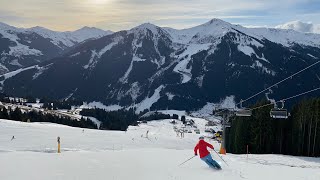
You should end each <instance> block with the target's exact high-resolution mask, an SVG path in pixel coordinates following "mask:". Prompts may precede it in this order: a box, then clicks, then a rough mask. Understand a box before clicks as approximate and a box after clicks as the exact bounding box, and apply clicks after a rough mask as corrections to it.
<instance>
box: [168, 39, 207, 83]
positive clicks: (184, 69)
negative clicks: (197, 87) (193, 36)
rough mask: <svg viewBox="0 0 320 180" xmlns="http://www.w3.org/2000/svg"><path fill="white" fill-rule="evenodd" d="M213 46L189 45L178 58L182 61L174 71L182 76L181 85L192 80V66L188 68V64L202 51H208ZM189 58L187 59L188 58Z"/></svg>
mask: <svg viewBox="0 0 320 180" xmlns="http://www.w3.org/2000/svg"><path fill="white" fill-rule="evenodd" d="M210 46H211V44H210V43H207V44H189V45H188V46H187V47H186V49H185V50H184V51H183V53H182V54H180V55H178V56H177V58H179V59H180V62H179V63H178V64H177V65H176V66H175V67H174V69H173V71H174V72H176V73H179V74H181V75H182V80H181V83H182V84H183V83H187V82H189V81H190V80H191V78H192V74H191V70H192V66H190V67H188V64H189V63H190V61H191V56H192V55H194V54H196V53H198V52H200V51H202V50H208V49H209V48H210ZM186 56H187V57H186Z"/></svg>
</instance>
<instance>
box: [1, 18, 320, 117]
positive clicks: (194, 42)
mask: <svg viewBox="0 0 320 180" xmlns="http://www.w3.org/2000/svg"><path fill="white" fill-rule="evenodd" d="M31 52H32V51H31ZM34 53H36V52H34ZM319 58H320V35H317V34H304V33H300V32H296V31H293V30H280V29H267V28H244V27H242V26H239V25H232V24H230V23H227V22H224V21H222V20H219V19H213V20H211V21H209V22H207V23H205V24H202V25H199V26H196V27H193V28H189V29H183V30H176V29H171V28H161V27H158V26H155V25H152V24H142V25H140V26H138V27H135V28H133V29H131V30H128V31H119V32H116V33H113V34H110V35H107V36H104V37H101V38H98V39H94V40H89V41H86V42H84V43H81V44H80V45H78V46H76V47H75V48H72V49H71V50H70V51H69V52H67V53H65V54H63V55H62V56H60V57H58V58H55V59H53V60H51V61H49V62H45V63H42V64H40V65H37V66H32V67H28V68H26V69H21V70H19V71H15V72H11V73H8V74H5V75H3V76H2V77H1V78H2V79H1V83H2V90H3V91H4V92H5V93H8V94H12V95H15V96H26V95H32V96H35V97H50V98H56V99H68V98H75V99H79V100H83V101H87V102H92V101H100V102H102V103H104V104H105V105H115V104H116V105H120V106H122V107H127V108H128V107H133V108H136V112H141V111H144V110H146V109H147V110H149V109H151V110H154V109H167V108H168V109H184V110H195V109H199V108H201V107H203V106H204V105H206V104H207V103H209V102H219V101H220V100H221V99H224V98H225V97H227V96H231V95H233V96H235V99H236V100H237V101H238V100H240V99H245V98H247V97H248V96H250V95H252V94H253V93H256V92H258V91H260V90H262V89H263V88H266V87H268V86H270V85H272V84H274V83H275V82H278V81H279V80H282V79H283V78H285V77H287V76H289V75H291V74H293V73H295V72H297V71H299V70H301V69H303V68H305V67H307V66H308V65H310V64H312V63H314V62H316V61H319ZM319 70H320V66H315V67H313V68H312V69H310V70H308V71H306V72H304V73H302V74H299V75H298V76H296V77H294V78H293V79H292V80H288V81H286V82H284V83H283V84H281V85H279V86H277V87H275V88H272V89H271V90H270V92H272V93H271V94H270V95H269V98H274V99H276V100H279V99H282V98H286V97H288V96H291V95H294V94H298V93H300V92H303V91H304V90H308V89H312V88H315V87H319V84H320V83H319V80H320V78H319V76H318V74H319V72H320V71H319ZM263 97H264V96H263V95H262V96H260V97H258V98H256V99H253V101H256V100H259V99H261V98H263Z"/></svg>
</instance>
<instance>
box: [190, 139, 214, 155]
mask: <svg viewBox="0 0 320 180" xmlns="http://www.w3.org/2000/svg"><path fill="white" fill-rule="evenodd" d="M207 147H210V148H211V149H214V148H213V146H212V145H211V144H209V143H207V142H205V141H204V140H203V139H201V140H200V141H199V142H198V144H197V145H196V147H194V154H195V155H197V154H198V153H197V151H198V150H199V155H200V158H203V157H206V156H207V155H208V154H210V152H209V151H208V150H207Z"/></svg>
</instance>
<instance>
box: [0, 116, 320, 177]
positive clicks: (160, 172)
mask: <svg viewBox="0 0 320 180" xmlns="http://www.w3.org/2000/svg"><path fill="white" fill-rule="evenodd" d="M194 120H195V122H196V123H197V125H198V128H199V129H200V130H201V132H203V129H204V125H205V121H204V120H202V119H200V118H197V119H194ZM169 121H170V120H162V121H153V122H148V124H141V125H140V126H137V127H130V128H129V130H128V131H127V132H118V131H100V130H90V129H84V130H83V129H80V128H73V127H68V126H63V125H57V124H50V123H22V122H15V121H7V120H0V179H1V180H22V179H27V180H29V179H30V180H51V179H52V180H88V179H92V180H100V179H103V180H109V179H110V180H128V179H132V180H135V179H137V180H151V179H156V180H170V179H172V180H196V179H201V180H206V179H208V180H209V179H210V180H212V179H220V180H222V179H223V180H237V179H249V180H270V179H273V180H275V179H281V180H287V179H290V180H302V179H303V180H319V179H320V159H319V158H305V157H292V156H283V155H249V157H248V159H247V156H246V155H233V154H227V155H223V158H224V159H225V161H226V162H227V163H228V164H229V166H227V165H226V164H224V163H223V161H221V160H220V159H219V157H218V156H217V155H216V154H215V153H213V157H214V159H216V160H217V161H218V162H219V163H220V164H221V165H222V168H223V170H222V171H216V170H212V169H209V168H208V167H207V166H206V165H205V164H204V163H203V162H202V161H201V160H199V158H198V157H195V158H193V159H191V160H190V161H189V162H187V163H186V164H184V165H182V166H178V165H179V164H180V163H182V162H183V161H185V160H186V159H188V158H190V157H192V156H193V147H194V145H195V144H196V143H197V140H198V137H199V135H197V134H195V133H194V132H193V133H186V134H185V138H183V139H181V138H179V137H177V136H176V133H175V132H174V130H173V125H172V124H170V123H169ZM177 126H180V125H177ZM147 131H149V133H148V138H146V132H147ZM12 136H15V139H14V140H11V138H12ZM57 136H60V137H61V149H62V153H61V154H58V153H56V151H57V142H56V138H57ZM211 143H213V144H214V146H215V147H216V149H218V147H219V144H218V143H217V142H211Z"/></svg>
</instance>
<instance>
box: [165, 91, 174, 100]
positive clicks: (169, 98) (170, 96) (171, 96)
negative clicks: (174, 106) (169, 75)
mask: <svg viewBox="0 0 320 180" xmlns="http://www.w3.org/2000/svg"><path fill="white" fill-rule="evenodd" d="M166 95H167V96H168V100H169V101H172V100H173V98H174V97H175V96H176V95H174V94H172V93H169V92H167V93H166Z"/></svg>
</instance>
